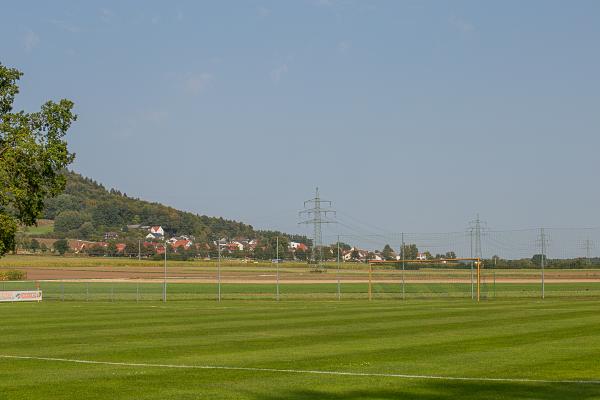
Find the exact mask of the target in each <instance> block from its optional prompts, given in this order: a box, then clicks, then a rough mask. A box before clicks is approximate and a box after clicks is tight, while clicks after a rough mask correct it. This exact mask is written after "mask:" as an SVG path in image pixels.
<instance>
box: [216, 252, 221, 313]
mask: <svg viewBox="0 0 600 400" xmlns="http://www.w3.org/2000/svg"><path fill="white" fill-rule="evenodd" d="M217 246H218V253H219V257H218V259H217V301H221V242H220V241H217Z"/></svg>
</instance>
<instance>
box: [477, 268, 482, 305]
mask: <svg viewBox="0 0 600 400" xmlns="http://www.w3.org/2000/svg"><path fill="white" fill-rule="evenodd" d="M480 299H481V259H480V258H478V259H477V302H479V300H480Z"/></svg>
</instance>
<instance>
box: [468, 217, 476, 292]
mask: <svg viewBox="0 0 600 400" xmlns="http://www.w3.org/2000/svg"><path fill="white" fill-rule="evenodd" d="M469 235H470V236H471V258H473V228H471V230H470V231H469ZM474 289H475V288H474V286H473V260H471V300H473V299H475V291H474Z"/></svg>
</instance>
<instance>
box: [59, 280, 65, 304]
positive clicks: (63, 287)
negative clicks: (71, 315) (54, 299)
mask: <svg viewBox="0 0 600 400" xmlns="http://www.w3.org/2000/svg"><path fill="white" fill-rule="evenodd" d="M60 299H61V301H65V283H64V282H60Z"/></svg>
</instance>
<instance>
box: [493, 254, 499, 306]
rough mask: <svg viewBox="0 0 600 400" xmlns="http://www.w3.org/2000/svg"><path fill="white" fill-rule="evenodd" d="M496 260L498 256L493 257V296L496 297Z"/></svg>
mask: <svg viewBox="0 0 600 400" xmlns="http://www.w3.org/2000/svg"><path fill="white" fill-rule="evenodd" d="M496 261H498V257H494V298H496Z"/></svg>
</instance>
